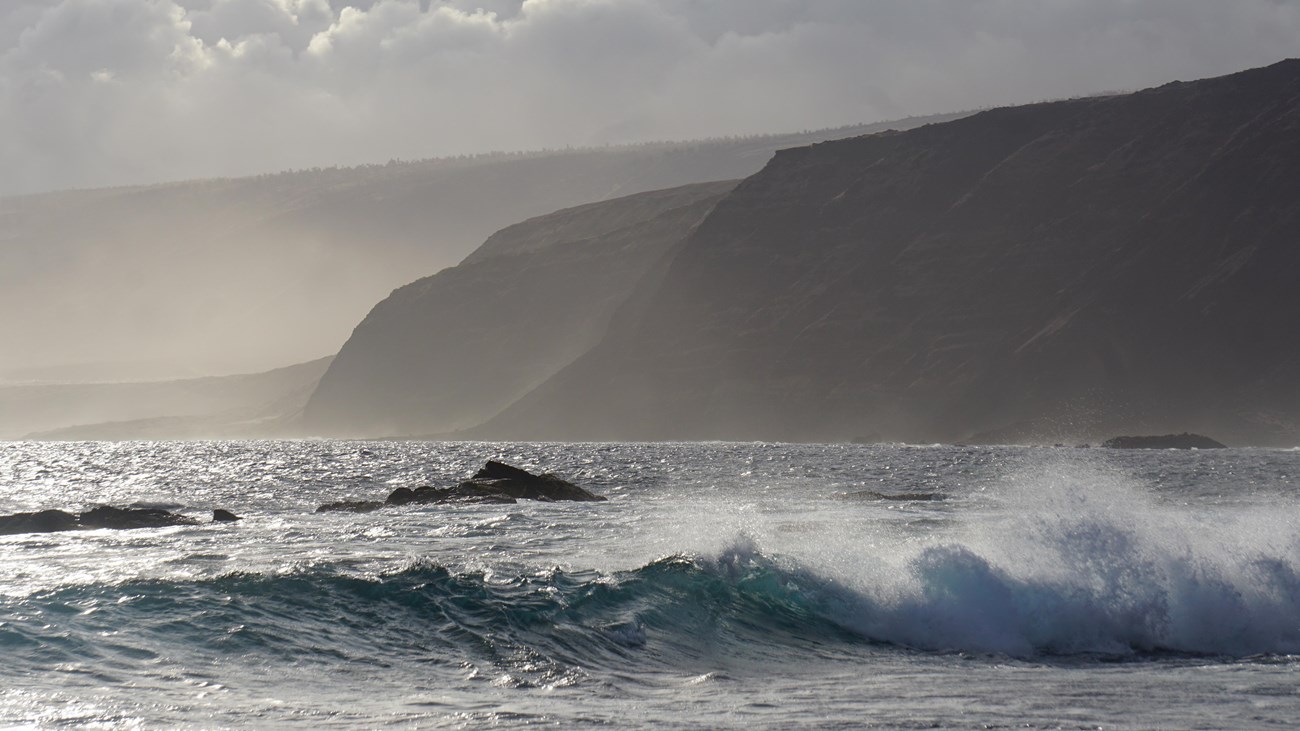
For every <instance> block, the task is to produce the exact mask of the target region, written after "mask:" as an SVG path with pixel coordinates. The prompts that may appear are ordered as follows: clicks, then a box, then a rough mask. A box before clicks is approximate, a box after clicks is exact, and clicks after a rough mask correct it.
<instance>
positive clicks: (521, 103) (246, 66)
mask: <svg viewBox="0 0 1300 731" xmlns="http://www.w3.org/2000/svg"><path fill="white" fill-rule="evenodd" d="M1294 56H1300V0H3V1H2V2H0V170H3V171H4V174H3V175H2V176H0V194H12V193H23V192H36V191H44V190H56V189H62V188H72V187H97V186H105V185H121V184H132V183H149V182H160V181H167V180H180V179H188V178H195V177H215V176H237V175H246V174H255V173H262V172H275V171H279V170H284V169H290V168H306V167H313V166H328V165H335V164H339V165H354V164H362V163H374V162H385V161H387V160H389V159H394V158H395V159H408V160H409V159H421V158H427V157H437V156H443V155H454V154H462V153H472V152H482V151H490V150H518V149H537V148H557V147H565V146H570V145H572V146H589V145H603V144H615V143H624V142H637V141H644V140H665V139H685V138H699V137H709V136H726V135H743V134H755V133H765V132H782V131H798V130H803V129H816V128H824V127H834V126H840V125H845V124H851V123H858V122H872V121H879V120H883V119H893V118H899V117H904V116H908V115H922V114H930V113H937V112H947V111H958V110H967V109H975V108H982V107H987V106H996V105H1004V104H1012V103H1020V102H1027V101H1034V100H1040V99H1048V98H1061V97H1068V96H1077V95H1082V94H1089V93H1096V92H1102V91H1113V90H1128V89H1136V88H1142V87H1146V86H1152V85H1157V84H1161V83H1165V82H1168V81H1172V80H1178V79H1182V80H1187V79H1194V78H1201V77H1206V76H1215V75H1221V74H1225V73H1231V72H1233V71H1237V70H1241V69H1245V68H1250V67H1254V66H1262V65H1266V64H1269V63H1272V62H1275V61H1278V60H1281V59H1283V58H1287V57H1294Z"/></svg>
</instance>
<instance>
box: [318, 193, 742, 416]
mask: <svg viewBox="0 0 1300 731" xmlns="http://www.w3.org/2000/svg"><path fill="white" fill-rule="evenodd" d="M734 186H735V181H730V182H723V183H703V184H699V185H690V186H685V187H681V188H674V189H671V190H665V191H655V192H650V193H642V194H639V195H633V196H629V197H626V198H621V199H617V200H613V201H608V202H602V203H595V204H589V205H584V206H579V207H577V208H572V209H567V210H563V211H559V212H557V213H553V214H550V215H547V216H541V217H538V218H534V219H530V220H528V221H525V222H523V223H520V224H517V225H515V226H511V227H508V228H506V229H503V230H502V231H500V232H498V233H496V234H494V235H493V236H492V237H491V238H489V239H488V240H487V241H486V242H485V243H484V244H483V246H482V247H481V248H479V249H478V250H477V251H476V252H474V253H473V254H472V255H470V256H469V257H468V258H467V259H466V260H465V261H464V262H463V263H462V264H460V265H459V266H456V267H453V268H450V269H445V270H443V271H442V272H439V273H438V274H436V275H434V276H431V277H426V278H424V279H421V280H419V281H416V282H414V283H412V284H409V285H407V286H405V287H402V288H400V289H398V290H396V291H395V292H393V293H392V295H390V296H389V297H388V298H387V299H385V300H384V301H382V302H380V303H379V304H378V305H377V306H376V307H375V308H374V309H373V310H372V311H371V312H370V314H369V315H368V316H367V317H366V319H365V320H364V321H363V322H362V323H361V324H360V325H358V326H357V328H356V330H355V331H354V332H353V334H352V337H351V338H349V339H348V341H347V343H346V345H344V347H343V349H342V351H340V353H339V354H338V356H337V357H336V358H335V359H334V362H333V364H331V366H330V369H329V371H328V372H326V374H325V376H324V377H323V378H322V379H321V383H320V386H319V387H318V389H317V390H316V392H315V393H314V394H313V396H312V398H311V401H310V402H309V403H308V406H307V409H306V411H305V414H304V417H305V418H304V424H305V429H306V430H307V431H308V432H309V433H316V434H336V435H346V436H385V435H395V434H430V433H438V432H446V431H449V430H453V429H458V428H463V427H467V426H472V425H475V424H478V423H480V422H482V421H483V420H485V419H487V418H489V417H491V416H492V415H494V414H495V413H497V411H499V410H500V409H502V408H504V407H506V406H508V405H509V404H510V403H512V402H513V401H515V400H516V399H518V398H519V397H520V396H522V395H523V394H525V393H527V392H528V391H529V390H531V389H532V388H534V387H535V386H537V385H538V384H540V383H542V382H543V381H545V380H546V379H547V378H549V377H550V376H552V375H553V374H554V373H556V372H557V371H558V370H560V369H561V368H562V367H564V366H565V365H568V364H569V363H570V362H572V361H573V359H574V358H576V357H578V356H579V355H581V354H582V353H584V352H586V351H587V350H589V349H590V348H591V347H592V346H593V345H594V344H595V343H596V342H597V341H598V340H599V339H600V338H601V336H602V335H603V334H604V332H605V328H606V326H607V324H608V322H609V319H610V317H611V315H612V314H613V313H614V311H615V310H616V309H618V307H619V306H620V305H621V304H622V303H623V301H624V300H625V299H626V298H627V296H628V294H629V293H630V292H631V291H632V290H633V288H634V287H635V286H636V283H637V282H638V281H639V280H640V278H641V277H642V276H643V275H644V274H645V273H646V272H647V271H649V270H651V269H652V268H653V265H654V263H655V262H656V261H658V260H659V259H661V258H662V257H663V256H664V254H665V253H666V252H667V251H668V249H669V247H671V246H672V245H673V244H676V243H678V242H680V241H681V240H682V239H683V238H684V237H685V236H686V235H687V234H688V233H689V232H690V230H691V229H692V228H693V227H694V226H695V225H696V224H698V223H699V222H700V220H702V219H703V218H704V216H705V214H707V213H708V211H709V210H710V209H711V208H712V207H713V205H714V204H716V203H717V201H718V200H719V199H720V198H721V197H722V196H723V195H725V194H726V193H727V192H728V191H730V190H731V189H732V188H733V187H734Z"/></svg>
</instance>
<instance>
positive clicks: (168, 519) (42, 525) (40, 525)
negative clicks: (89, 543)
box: [0, 505, 238, 535]
mask: <svg viewBox="0 0 1300 731" xmlns="http://www.w3.org/2000/svg"><path fill="white" fill-rule="evenodd" d="M216 512H221V513H226V514H227V515H233V513H228V512H227V511H224V510H220V511H215V512H214V519H215V513H216ZM235 520H238V518H235ZM198 524H199V521H197V520H195V519H194V518H191V517H188V516H185V515H179V514H177V513H172V512H168V511H166V510H160V509H158V508H115V507H112V506H110V505H101V506H99V507H97V508H93V509H91V510H87V511H86V512H84V513H80V514H78V513H69V512H66V511H63V510H42V511H40V512H37V513H14V514H13V515H0V535H14V534H17V533H58V532H60V531H68V530H77V529H82V528H87V529H88V528H112V529H115V530H130V529H134V528H164V527H167V526H172V525H198Z"/></svg>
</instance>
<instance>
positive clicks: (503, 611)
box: [0, 526, 1300, 685]
mask: <svg viewBox="0 0 1300 731" xmlns="http://www.w3.org/2000/svg"><path fill="white" fill-rule="evenodd" d="M1094 529H1095V531H1096V532H1095V533H1094V534H1093V535H1090V536H1087V537H1086V538H1082V540H1085V541H1086V542H1087V543H1088V544H1089V545H1090V546H1092V552H1091V553H1088V552H1076V553H1075V555H1074V561H1075V563H1074V567H1073V571H1065V572H1062V571H1056V572H1054V573H1038V574H1033V573H1032V572H1031V573H1029V574H1026V573H1025V572H1023V571H1021V572H1019V573H1018V572H1017V571H1016V570H1013V568H1009V567H1008V566H1006V565H1000V564H999V563H998V561H996V560H995V559H992V558H990V557H988V556H984V555H981V553H980V552H979V551H978V550H977V549H976V548H974V547H972V546H968V545H961V544H958V543H940V544H934V545H929V546H925V547H922V548H920V549H919V550H917V551H916V552H915V553H914V554H913V555H912V556H911V557H910V558H909V559H907V560H906V561H905V562H903V563H902V564H901V567H902V571H901V572H886V573H884V574H879V573H876V574H870V573H869V572H868V573H869V575H873V576H875V577H876V578H875V579H874V581H875V583H873V584H868V585H859V586H854V585H853V582H850V581H844V580H843V579H832V578H829V577H827V576H825V575H822V574H819V573H818V572H817V571H814V570H811V569H809V568H808V567H806V566H801V565H799V564H798V563H797V562H794V561H792V560H789V559H783V558H781V557H779V556H778V557H772V556H768V555H766V554H765V553H763V552H762V551H761V550H759V548H758V547H757V546H756V545H755V544H754V543H753V542H752V541H750V540H748V539H746V538H744V537H741V538H740V539H737V540H736V541H734V542H733V543H732V544H731V545H729V546H728V547H727V548H726V549H725V550H723V551H721V552H719V553H718V554H717V555H714V556H708V557H701V556H685V555H676V556H670V557H666V558H663V559H660V560H658V561H654V562H652V563H649V564H647V565H645V566H642V567H641V568H639V569H635V570H632V571H625V572H618V573H612V574H604V573H600V572H595V571H564V570H560V569H549V570H545V571H539V572H536V573H533V574H529V575H510V576H500V575H497V574H493V573H491V572H472V573H455V572H453V571H450V570H448V569H447V568H445V567H442V566H439V565H435V564H431V563H415V564H412V565H410V566H407V567H405V568H403V569H401V570H397V571H393V572H391V573H385V574H380V575H359V574H355V573H350V572H349V571H347V570H345V569H344V568H342V567H331V566H322V567H315V568H308V569H301V570H297V571H291V572H285V573H276V574H251V573H232V574H228V575H225V576H221V577H218V578H212V579H203V580H196V581H184V580H133V581H126V582H122V583H116V584H107V585H97V584H89V585H77V586H68V587H64V588H61V589H57V590H51V591H45V592H40V593H37V594H33V595H30V596H28V597H26V598H23V599H9V600H6V601H5V606H4V607H3V609H4V615H5V617H6V619H5V621H4V622H3V623H0V648H3V649H4V650H5V651H6V655H9V656H21V657H24V658H27V659H26V660H25V662H29V663H31V667H30V668H29V669H31V670H40V669H43V668H44V669H48V668H53V667H61V666H67V665H69V664H74V663H90V664H91V665H93V666H95V667H97V668H103V669H106V670H105V672H109V671H111V668H113V667H115V666H116V665H123V666H125V665H129V664H130V663H132V662H141V661H149V660H150V659H153V658H158V657H163V656H176V655H178V654H181V655H186V654H188V655H193V656H195V658H193V659H200V660H201V659H210V660H214V661H217V660H227V661H228V660H229V659H230V658H231V657H232V656H251V657H259V658H263V659H265V660H268V661H271V662H279V661H286V660H291V661H293V662H295V663H299V664H302V663H308V664H310V663H323V664H337V663H349V664H358V663H359V664H361V665H373V666H375V667H385V666H387V665H389V664H392V663H400V662H407V661H417V662H425V663H433V664H435V665H437V664H441V665H444V666H447V667H450V668H453V669H456V671H457V672H459V671H461V670H463V668H467V667H468V668H473V670H472V672H473V673H483V674H484V675H489V674H490V675H491V677H492V678H493V679H494V680H493V682H499V683H507V684H519V685H555V684H565V683H571V682H578V681H579V680H580V679H582V678H583V677H585V676H584V673H586V672H589V671H593V670H594V671H597V672H599V671H601V670H614V669H617V668H621V667H626V666H627V664H628V663H629V662H635V663H637V664H638V665H639V666H640V667H643V668H658V669H665V670H687V671H694V670H696V669H699V670H700V671H701V672H705V671H707V670H708V669H709V668H712V667H715V666H716V665H717V662H718V661H719V659H720V658H721V659H725V660H726V662H727V663H728V664H732V665H734V664H736V663H741V664H743V663H746V662H748V663H753V664H754V666H755V667H761V666H762V664H763V663H765V662H769V661H774V660H778V659H781V658H787V657H791V656H792V654H793V655H798V654H799V653H818V654H826V653H851V652H862V651H863V650H864V649H866V650H867V651H879V650H880V649H881V648H882V647H884V648H887V647H888V646H894V647H897V648H910V649H913V650H924V651H966V652H986V653H996V654H1004V655H1010V656H1017V657H1034V656H1038V657H1045V656H1073V655H1080V654H1083V655H1088V654H1097V653H1101V654H1107V655H1124V656H1134V657H1142V656H1144V655H1161V654H1166V653H1169V652H1175V653H1191V654H1213V655H1226V656H1236V657H1244V656H1248V655H1257V654H1261V653H1263V654H1293V653H1297V652H1300V576H1297V571H1296V563H1295V561H1294V560H1293V559H1288V558H1285V557H1282V556H1273V557H1268V556H1260V557H1257V559H1256V560H1254V561H1253V562H1251V563H1249V564H1248V565H1246V566H1243V567H1237V568H1239V569H1241V571H1240V572H1238V573H1234V574H1231V575H1229V574H1227V573H1225V572H1224V571H1222V570H1221V568H1222V567H1217V568H1216V567H1215V566H1213V565H1210V564H1207V563H1206V562H1205V561H1203V560H1200V559H1198V558H1197V557H1196V556H1182V557H1181V558H1178V557H1165V560H1164V561H1154V560H1152V559H1151V558H1150V556H1149V555H1145V554H1143V553H1142V551H1141V550H1139V548H1138V547H1137V546H1135V544H1134V538H1133V536H1131V535H1125V534H1124V533H1123V532H1122V531H1117V530H1115V529H1114V527H1113V526H1111V527H1110V533H1109V534H1106V530H1105V527H1102V526H1094ZM1079 539H1080V536H1075V540H1076V541H1077V540H1079ZM1144 555H1145V557H1144ZM1102 556H1105V557H1107V558H1105V559H1102V558H1099V557H1102ZM1122 556H1128V557H1129V559H1127V560H1117V557H1122ZM1022 568H1023V567H1022ZM880 576H890V577H893V579H892V580H889V581H885V580H881V579H880V578H879V577H880Z"/></svg>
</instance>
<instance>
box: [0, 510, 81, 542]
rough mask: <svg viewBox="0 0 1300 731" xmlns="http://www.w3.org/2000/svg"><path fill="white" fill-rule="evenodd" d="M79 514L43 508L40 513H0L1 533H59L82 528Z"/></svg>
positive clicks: (7, 534)
mask: <svg viewBox="0 0 1300 731" xmlns="http://www.w3.org/2000/svg"><path fill="white" fill-rule="evenodd" d="M80 527H81V526H80V525H79V524H78V522H77V516H75V515H73V514H72V513H65V512H63V511H62V510H42V511H40V512H39V513H14V514H13V515H0V535H3V536H9V535H13V534H15V533H57V532H58V531H64V530H73V529H76V528H80Z"/></svg>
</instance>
